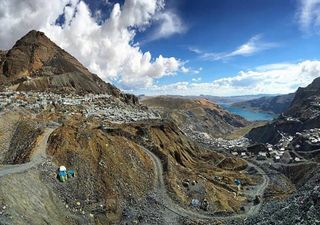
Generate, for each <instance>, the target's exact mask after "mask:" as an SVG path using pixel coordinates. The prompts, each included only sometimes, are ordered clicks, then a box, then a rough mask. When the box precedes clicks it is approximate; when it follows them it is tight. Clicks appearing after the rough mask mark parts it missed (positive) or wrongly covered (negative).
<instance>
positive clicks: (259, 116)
mask: <svg viewBox="0 0 320 225" xmlns="http://www.w3.org/2000/svg"><path fill="white" fill-rule="evenodd" d="M221 106H222V107H223V108H224V109H226V110H228V111H229V112H231V113H233V114H237V115H239V116H242V117H244V118H245V119H246V120H249V121H254V120H273V119H274V118H275V117H277V115H274V114H270V113H264V112H255V111H249V110H247V109H243V108H237V107H234V106H231V105H228V104H221Z"/></svg>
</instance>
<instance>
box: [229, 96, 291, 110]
mask: <svg viewBox="0 0 320 225" xmlns="http://www.w3.org/2000/svg"><path fill="white" fill-rule="evenodd" d="M294 95H295V94H294V93H292V94H287V95H278V96H266V97H261V98H258V99H253V100H249V101H243V102H236V103H234V104H232V105H233V106H235V107H239V108H245V109H249V110H254V111H262V112H267V113H274V114H280V113H283V112H284V111H286V110H287V109H288V108H289V106H290V104H291V102H292V100H293V98H294Z"/></svg>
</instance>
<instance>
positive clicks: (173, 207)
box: [139, 145, 269, 220]
mask: <svg viewBox="0 0 320 225" xmlns="http://www.w3.org/2000/svg"><path fill="white" fill-rule="evenodd" d="M139 147H140V148H142V149H143V150H144V151H145V152H146V153H147V154H148V155H149V156H150V158H151V159H152V161H153V163H154V166H155V171H154V173H155V177H156V183H155V188H156V193H157V194H158V195H159V200H157V201H158V202H159V203H161V204H162V205H163V206H165V207H166V208H167V209H168V210H170V211H171V212H173V213H175V214H177V215H179V216H181V217H186V218H193V219H194V218H197V219H205V220H210V219H211V220H212V219H218V220H232V219H245V218H246V217H249V216H252V215H255V214H256V213H258V212H259V210H260V208H261V206H262V203H263V199H261V201H260V203H259V204H257V205H253V206H252V207H251V208H250V209H249V210H248V211H247V212H245V213H243V214H233V215H226V216H220V215H215V214H205V213H199V212H195V211H192V210H189V209H185V208H183V207H181V206H180V205H178V204H177V203H176V202H174V201H173V200H172V199H171V198H170V196H169V194H168V192H167V189H166V186H165V182H164V179H163V168H162V163H161V160H160V159H159V158H158V157H157V156H156V155H155V154H154V153H153V152H151V151H150V150H148V149H146V148H145V147H143V146H141V145H139ZM248 165H249V166H251V167H254V168H255V169H256V170H257V171H258V173H259V174H261V175H262V177H263V182H262V183H261V184H260V185H259V186H258V187H257V188H256V190H255V191H254V192H255V193H254V194H255V195H260V196H263V194H264V191H265V189H266V188H267V186H268V184H269V177H268V176H267V175H266V173H265V172H264V171H263V170H262V169H261V168H260V167H258V166H257V165H255V164H253V163H251V162H248Z"/></svg>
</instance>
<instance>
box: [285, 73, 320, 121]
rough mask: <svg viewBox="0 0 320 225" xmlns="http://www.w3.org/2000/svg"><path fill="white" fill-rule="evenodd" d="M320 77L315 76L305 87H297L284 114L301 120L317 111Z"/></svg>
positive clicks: (306, 118)
mask: <svg viewBox="0 0 320 225" xmlns="http://www.w3.org/2000/svg"><path fill="white" fill-rule="evenodd" d="M319 99H320V77H318V78H316V79H315V80H314V81H313V82H312V83H311V84H310V85H308V86H307V87H305V88H299V89H298V90H297V92H296V94H295V97H294V99H293V101H292V104H291V105H290V107H289V109H288V110H287V111H286V112H285V115H287V116H292V117H300V118H301V119H302V120H308V119H310V118H311V117H313V116H314V112H315V111H319V109H320V107H319V102H320V100H319Z"/></svg>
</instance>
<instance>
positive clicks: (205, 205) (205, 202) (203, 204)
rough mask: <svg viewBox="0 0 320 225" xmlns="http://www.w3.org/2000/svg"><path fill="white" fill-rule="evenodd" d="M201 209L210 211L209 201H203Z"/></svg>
mask: <svg viewBox="0 0 320 225" xmlns="http://www.w3.org/2000/svg"><path fill="white" fill-rule="evenodd" d="M201 208H202V209H203V210H204V211H208V208H209V203H208V200H207V199H203V202H202V205H201Z"/></svg>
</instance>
